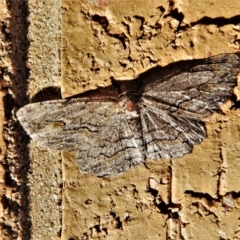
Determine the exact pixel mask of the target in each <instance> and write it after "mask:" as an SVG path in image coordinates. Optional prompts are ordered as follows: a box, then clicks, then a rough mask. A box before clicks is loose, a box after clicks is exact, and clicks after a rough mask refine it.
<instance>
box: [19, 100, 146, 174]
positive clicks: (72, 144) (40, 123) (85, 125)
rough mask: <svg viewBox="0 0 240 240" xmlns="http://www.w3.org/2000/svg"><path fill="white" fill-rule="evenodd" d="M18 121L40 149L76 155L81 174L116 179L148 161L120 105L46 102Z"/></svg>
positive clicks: (25, 111) (32, 107)
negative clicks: (115, 177) (45, 148)
mask: <svg viewBox="0 0 240 240" xmlns="http://www.w3.org/2000/svg"><path fill="white" fill-rule="evenodd" d="M17 117H18V119H19V120H20V122H21V124H22V125H23V127H24V129H25V130H26V131H27V132H28V134H29V135H30V136H31V138H32V139H33V140H34V141H36V142H38V144H39V145H42V146H48V147H49V148H51V149H56V150H61V149H65V150H67V151H76V152H77V161H78V164H79V167H80V169H81V171H86V172H88V173H95V174H97V175H99V176H104V175H116V174H118V173H120V172H124V171H126V170H127V169H128V168H129V167H131V166H132V165H136V164H138V163H140V162H142V161H143V160H144V157H143V154H142V152H141V151H140V149H139V148H138V146H137V145H136V143H135V140H134V137H133V134H132V131H131V129H130V128H129V125H128V122H127V120H126V116H125V113H124V111H123V109H121V108H120V107H119V104H118V102H117V101H94V100H93V101H89V100H88V101H84V100H83V99H81V98H79V99H78V98H76V99H72V100H55V101H46V102H42V103H41V102H40V103H34V104H29V105H26V106H25V107H23V108H21V109H20V110H19V111H18V112H17Z"/></svg>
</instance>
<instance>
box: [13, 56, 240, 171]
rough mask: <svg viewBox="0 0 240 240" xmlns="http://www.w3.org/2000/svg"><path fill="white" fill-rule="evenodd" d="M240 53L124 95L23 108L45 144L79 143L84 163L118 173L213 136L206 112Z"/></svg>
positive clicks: (217, 102) (230, 79)
mask: <svg viewBox="0 0 240 240" xmlns="http://www.w3.org/2000/svg"><path fill="white" fill-rule="evenodd" d="M239 64H240V53H232V54H221V55H217V56H214V57H211V58H207V59H203V60H199V61H198V62H197V63H194V64H193V65H191V66H189V67H186V68H185V69H182V70H181V71H178V72H175V73H173V74H171V75H169V76H167V77H164V78H161V77H159V80H157V81H155V82H154V83H150V84H148V85H146V86H145V87H144V88H143V89H141V91H138V92H135V93H133V92H132V91H129V92H125V93H123V94H121V95H120V96H119V97H118V98H105V99H103V98H93V99H92V98H73V99H61V100H53V101H45V102H39V103H32V104H28V105H26V106H24V107H23V108H21V109H20V110H19V111H18V112H17V117H18V119H19V121H20V123H21V124H22V126H23V128H24V129H25V131H26V132H27V133H28V135H29V136H30V137H31V138H32V139H33V140H34V141H36V142H37V143H38V144H39V145H41V146H47V147H49V148H50V149H54V150H62V149H64V150H66V151H69V152H72V151H75V153H76V158H77V162H78V165H79V168H80V170H81V171H83V172H87V173H94V174H96V175H98V176H106V175H109V176H114V175H116V174H118V173H121V172H125V171H126V170H127V169H129V168H130V167H132V166H134V165H137V164H139V163H142V162H144V161H145V159H151V160H159V159H169V158H179V157H182V156H183V155H184V154H187V153H190V152H191V151H192V149H193V146H194V145H195V144H199V143H200V142H202V141H203V139H204V138H206V136H207V134H206V129H205V124H204V122H203V120H202V119H203V118H205V117H208V116H210V115H211V114H212V113H213V112H215V111H217V110H219V107H220V106H221V105H222V104H223V103H224V101H225V100H226V99H228V98H230V97H231V95H232V89H233V88H234V87H235V86H236V85H237V75H238V73H239Z"/></svg>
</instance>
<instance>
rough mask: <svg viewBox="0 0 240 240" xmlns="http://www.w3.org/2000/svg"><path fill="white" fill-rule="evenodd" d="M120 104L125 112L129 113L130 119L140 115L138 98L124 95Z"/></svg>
mask: <svg viewBox="0 0 240 240" xmlns="http://www.w3.org/2000/svg"><path fill="white" fill-rule="evenodd" d="M119 105H120V107H121V108H123V110H124V111H125V113H126V114H127V118H128V119H134V118H138V117H139V108H138V106H137V104H136V99H134V98H133V97H132V98H131V97H128V96H126V95H125V96H123V97H122V98H121V99H120V101H119Z"/></svg>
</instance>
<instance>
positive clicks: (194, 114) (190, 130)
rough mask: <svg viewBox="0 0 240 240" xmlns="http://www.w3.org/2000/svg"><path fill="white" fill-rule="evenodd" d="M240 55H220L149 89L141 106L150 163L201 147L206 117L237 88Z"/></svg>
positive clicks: (202, 61)
mask: <svg viewBox="0 0 240 240" xmlns="http://www.w3.org/2000/svg"><path fill="white" fill-rule="evenodd" d="M239 64H240V56H239V54H221V55H218V56H214V57H212V58H208V59H205V60H201V61H199V62H198V63H197V64H196V65H193V66H191V67H189V68H187V69H185V70H183V71H180V72H178V73H175V74H173V75H171V76H169V77H167V78H164V79H161V80H159V81H157V82H155V83H153V84H150V85H148V86H147V87H146V88H145V91H144V92H143V94H142V97H141V99H140V101H139V103H138V105H139V107H140V111H141V121H142V128H143V137H144V141H145V145H146V147H147V157H148V158H150V159H158V158H171V157H181V156H183V155H184V154H186V153H189V152H191V150H192V148H193V145H195V144H198V143H200V142H201V141H202V140H203V139H204V138H205V137H206V132H205V128H204V124H203V123H202V122H201V118H203V117H207V116H209V115H210V114H212V113H213V112H214V111H216V110H218V109H219V106H220V105H222V104H223V103H224V101H225V100H226V99H227V98H229V97H230V96H231V94H232V89H233V87H234V86H236V83H237V75H238V72H239Z"/></svg>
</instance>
